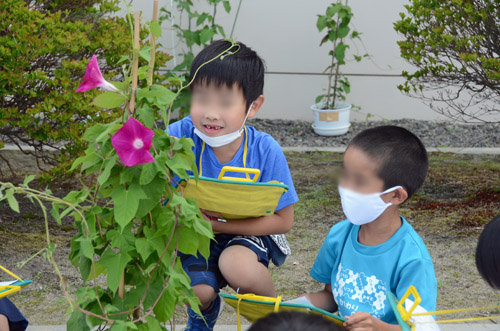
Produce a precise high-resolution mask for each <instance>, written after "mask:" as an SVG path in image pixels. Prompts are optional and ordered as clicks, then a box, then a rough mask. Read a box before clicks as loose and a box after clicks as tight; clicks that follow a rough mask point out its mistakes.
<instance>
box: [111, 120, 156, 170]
mask: <svg viewBox="0 0 500 331" xmlns="http://www.w3.org/2000/svg"><path fill="white" fill-rule="evenodd" d="M153 136H154V131H153V130H151V129H148V128H147V127H145V126H144V125H143V124H142V123H141V122H139V121H138V120H136V119H135V118H133V117H131V118H129V119H128V120H127V122H125V124H124V125H123V126H122V127H121V128H120V129H119V130H118V131H117V132H116V133H115V134H114V135H113V136H112V137H111V144H112V145H113V147H114V148H115V150H116V152H117V153H118V157H120V160H122V162H123V164H125V165H126V166H127V167H132V166H135V165H137V164H144V163H151V162H153V161H154V159H153V156H152V155H151V153H150V152H149V149H150V148H151V143H152V142H153Z"/></svg>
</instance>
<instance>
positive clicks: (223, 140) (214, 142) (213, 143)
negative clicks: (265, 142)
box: [194, 102, 253, 147]
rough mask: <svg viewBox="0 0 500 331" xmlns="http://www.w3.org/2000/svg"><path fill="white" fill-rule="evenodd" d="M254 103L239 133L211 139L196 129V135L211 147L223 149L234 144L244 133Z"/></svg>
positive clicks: (235, 132)
mask: <svg viewBox="0 0 500 331" xmlns="http://www.w3.org/2000/svg"><path fill="white" fill-rule="evenodd" d="M252 106H253V102H252V103H251V104H250V107H248V111H247V115H246V116H245V119H244V120H243V124H242V125H241V128H240V129H239V130H237V131H234V132H231V133H228V134H225V135H222V136H217V137H209V136H207V135H206V134H204V133H203V132H201V131H200V130H198V129H197V128H196V127H195V128H194V133H195V134H196V135H197V136H198V137H200V139H201V140H203V141H204V142H205V143H206V144H207V145H208V146H210V147H221V146H225V145H227V144H230V143H232V142H233V141H235V140H236V139H238V138H239V137H240V136H241V134H242V133H243V127H244V126H245V122H246V121H247V118H248V114H249V113H250V109H252Z"/></svg>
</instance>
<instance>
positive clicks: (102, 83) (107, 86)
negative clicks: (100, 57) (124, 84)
mask: <svg viewBox="0 0 500 331" xmlns="http://www.w3.org/2000/svg"><path fill="white" fill-rule="evenodd" d="M96 87H101V88H102V89H104V90H106V91H114V92H118V89H117V88H116V87H115V86H114V85H113V84H111V83H110V82H108V81H107V80H106V79H104V77H103V76H102V73H101V69H99V64H98V63H97V56H95V55H92V59H91V60H90V62H89V64H88V65H87V70H85V75H83V79H82V83H81V84H80V86H78V88H77V89H76V92H86V91H88V90H91V89H93V88H96Z"/></svg>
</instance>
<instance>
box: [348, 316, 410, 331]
mask: <svg viewBox="0 0 500 331" xmlns="http://www.w3.org/2000/svg"><path fill="white" fill-rule="evenodd" d="M346 319H347V321H345V322H344V326H345V327H346V328H347V330H349V331H401V327H400V326H399V325H394V324H389V323H385V322H382V321H381V320H379V319H378V318H375V317H373V316H372V315H370V314H368V313H363V312H357V313H355V314H354V315H351V316H348V317H346Z"/></svg>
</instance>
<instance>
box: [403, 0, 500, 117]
mask: <svg viewBox="0 0 500 331" xmlns="http://www.w3.org/2000/svg"><path fill="white" fill-rule="evenodd" d="M405 8H406V10H407V13H401V14H400V16H401V20H399V21H397V22H396V23H395V24H394V27H395V30H396V31H397V32H399V33H400V34H401V35H402V36H403V38H404V40H402V41H399V42H398V44H399V46H400V49H401V56H402V57H403V58H404V59H405V60H407V61H408V62H410V63H411V64H412V65H414V66H415V67H416V68H417V70H416V71H415V72H413V73H410V72H407V71H404V72H403V76H404V77H405V78H406V81H405V82H404V83H403V84H402V85H400V86H399V89H400V90H401V91H403V92H405V93H407V94H409V95H412V96H416V97H419V98H421V99H423V100H424V101H427V102H428V103H429V104H430V106H431V107H432V108H433V109H434V110H436V111H438V112H439V113H442V114H444V115H446V116H449V117H451V118H454V119H457V120H461V121H465V122H467V121H484V122H500V118H499V116H498V115H499V114H500V108H498V104H499V102H500V59H499V57H500V43H499V40H500V1H498V0H450V1H435V0H432V1H431V0H411V1H410V4H409V5H406V6H405ZM443 104H444V105H445V106H444V107H443V106H442V105H443Z"/></svg>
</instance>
